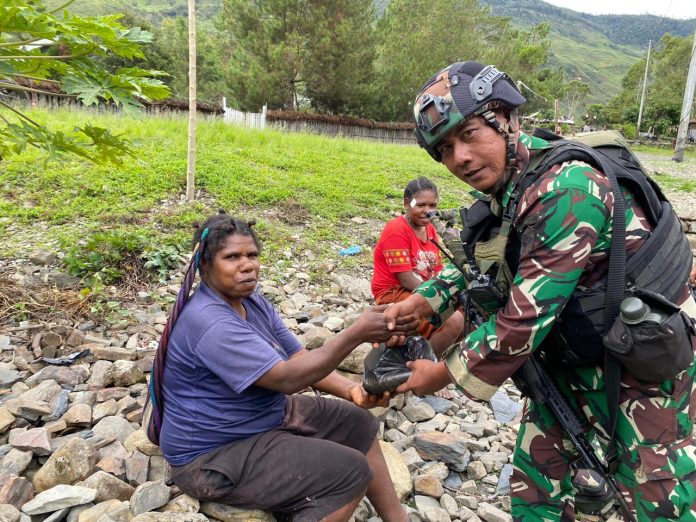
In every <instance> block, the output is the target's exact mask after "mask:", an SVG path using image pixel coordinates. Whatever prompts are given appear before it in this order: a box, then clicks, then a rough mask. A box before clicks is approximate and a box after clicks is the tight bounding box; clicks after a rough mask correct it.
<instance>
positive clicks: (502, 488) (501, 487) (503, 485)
mask: <svg viewBox="0 0 696 522" xmlns="http://www.w3.org/2000/svg"><path fill="white" fill-rule="evenodd" d="M511 475H512V464H505V465H504V466H503V468H502V469H501V470H500V475H499V476H498V486H497V490H496V492H495V494H496V495H498V496H502V495H509V494H510V476H511Z"/></svg>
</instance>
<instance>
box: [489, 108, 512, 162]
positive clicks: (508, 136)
mask: <svg viewBox="0 0 696 522" xmlns="http://www.w3.org/2000/svg"><path fill="white" fill-rule="evenodd" d="M481 117H483V119H484V121H485V122H486V123H487V124H488V125H489V126H491V127H493V128H494V129H495V130H496V131H497V132H499V133H500V134H501V135H502V136H503V138H504V139H505V143H506V146H505V166H506V168H507V169H508V170H510V171H511V172H512V171H514V168H515V164H516V162H517V139H516V138H515V130H514V129H513V127H512V122H511V121H508V123H507V129H504V128H503V127H502V126H501V125H500V122H499V121H498V119H497V118H496V117H495V112H493V111H491V110H488V111H485V112H483V113H481Z"/></svg>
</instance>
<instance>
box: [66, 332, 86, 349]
mask: <svg viewBox="0 0 696 522" xmlns="http://www.w3.org/2000/svg"><path fill="white" fill-rule="evenodd" d="M84 342H85V334H84V333H83V332H81V331H80V330H71V331H70V333H69V334H68V337H67V339H65V345H66V346H70V347H71V348H76V347H78V346H80V345H81V344H82V343H84Z"/></svg>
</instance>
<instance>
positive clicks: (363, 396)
mask: <svg viewBox="0 0 696 522" xmlns="http://www.w3.org/2000/svg"><path fill="white" fill-rule="evenodd" d="M390 398H391V394H390V393H389V392H384V393H382V394H380V395H372V394H369V393H367V392H366V391H365V388H363V387H362V384H358V385H357V386H354V387H353V388H351V390H350V400H351V401H353V403H354V404H355V405H356V406H360V407H361V408H365V409H370V408H375V407H377V406H381V407H383V408H386V407H387V406H389V399H390Z"/></svg>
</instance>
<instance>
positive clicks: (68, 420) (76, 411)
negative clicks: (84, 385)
mask: <svg viewBox="0 0 696 522" xmlns="http://www.w3.org/2000/svg"><path fill="white" fill-rule="evenodd" d="M63 420H64V421H65V424H66V425H67V426H79V427H87V426H90V425H91V424H92V407H91V406H90V405H89V404H75V405H74V406H72V407H70V408H69V409H68V411H66V412H65V414H64V415H63Z"/></svg>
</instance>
